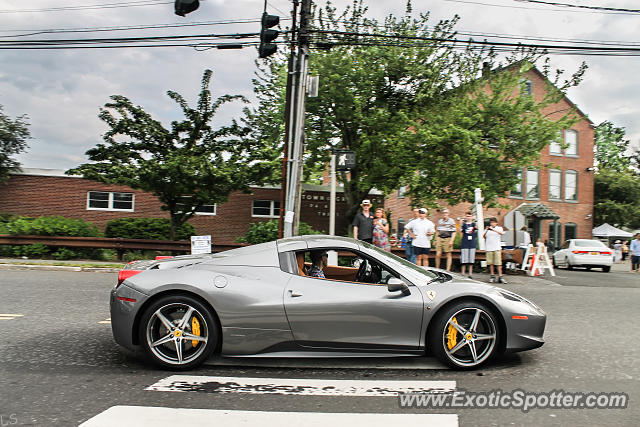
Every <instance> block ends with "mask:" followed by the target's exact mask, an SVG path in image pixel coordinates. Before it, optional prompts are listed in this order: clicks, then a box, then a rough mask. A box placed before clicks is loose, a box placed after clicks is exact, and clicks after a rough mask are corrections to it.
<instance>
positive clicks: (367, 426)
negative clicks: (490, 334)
mask: <svg viewBox="0 0 640 427" xmlns="http://www.w3.org/2000/svg"><path fill="white" fill-rule="evenodd" d="M177 425H187V426H193V427H204V426H207V427H208V426H212V425H220V426H225V427H246V426H254V425H255V426H258V425H259V426H261V427H299V426H301V425H304V426H305V427H326V426H328V425H338V426H345V425H348V426H350V427H395V426H401V427H405V426H408V425H415V426H421V427H430V426H437V427H457V426H458V416H457V415H455V414H363V413H359V414H353V413H351V414H349V413H347V414H345V413H317V412H263V411H225V410H214V409H183V408H159V407H145V406H113V407H111V408H109V409H107V410H106V411H104V412H102V413H101V414H98V415H96V416H95V417H93V418H91V419H90V420H88V421H86V422H84V423H82V424H80V427H112V426H113V427H138V426H154V427H174V426H177Z"/></svg>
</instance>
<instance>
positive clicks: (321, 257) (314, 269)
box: [307, 251, 329, 279]
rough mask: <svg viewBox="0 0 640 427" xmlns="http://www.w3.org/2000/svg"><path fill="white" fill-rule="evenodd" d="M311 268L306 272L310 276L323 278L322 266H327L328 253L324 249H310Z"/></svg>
mask: <svg viewBox="0 0 640 427" xmlns="http://www.w3.org/2000/svg"><path fill="white" fill-rule="evenodd" d="M310 256H311V268H310V269H309V272H308V273H307V275H308V276H310V277H318V278H320V279H324V278H325V277H324V271H322V269H323V268H325V267H326V266H327V262H328V259H329V255H327V253H326V252H325V251H311V254H310Z"/></svg>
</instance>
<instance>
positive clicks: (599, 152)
mask: <svg viewBox="0 0 640 427" xmlns="http://www.w3.org/2000/svg"><path fill="white" fill-rule="evenodd" d="M628 150H629V140H628V139H626V138H625V129H624V128H623V127H617V126H614V124H613V123H611V122H610V121H604V122H602V123H600V124H599V125H598V126H596V130H595V160H596V165H597V166H598V168H599V169H607V170H611V171H618V172H624V171H629V168H630V167H631V165H632V157H631V156H630V154H629V153H628Z"/></svg>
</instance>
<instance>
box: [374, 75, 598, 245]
mask: <svg viewBox="0 0 640 427" xmlns="http://www.w3.org/2000/svg"><path fill="white" fill-rule="evenodd" d="M526 78H527V81H526V85H525V87H526V88H527V90H528V91H529V93H530V94H532V95H533V96H534V99H535V100H536V101H540V100H542V98H543V96H544V91H545V84H546V82H545V77H544V76H543V75H542V73H540V72H539V71H538V70H536V69H535V68H533V69H531V70H530V71H528V72H527V73H526ZM573 108H576V109H577V107H576V106H575V105H574V104H573V103H572V102H571V101H570V100H569V99H568V98H566V97H565V98H564V99H563V100H561V101H560V102H558V103H556V104H553V105H550V106H548V107H547V108H546V109H545V110H544V112H545V113H546V114H548V116H549V117H550V118H551V119H553V118H554V117H559V115H561V114H563V113H565V112H566V111H568V110H570V109H573ZM577 114H578V115H579V117H580V118H581V119H580V121H578V122H577V123H575V124H574V125H573V126H572V127H571V129H566V130H564V132H563V134H562V141H561V142H563V144H560V143H552V144H551V145H549V146H548V147H546V148H544V150H543V151H542V153H541V156H540V160H539V161H538V165H545V164H552V165H553V166H552V167H549V168H547V167H540V166H537V167H536V166H534V167H531V168H527V169H525V170H522V171H520V174H521V177H522V181H521V184H520V185H519V186H518V188H516V189H515V190H514V191H511V193H510V194H509V195H508V196H507V197H505V198H501V199H499V200H498V201H499V203H500V204H501V205H508V206H510V207H511V208H509V209H504V208H500V209H486V210H485V215H484V216H485V218H487V217H491V216H495V217H497V218H498V220H499V221H500V223H501V224H503V223H504V222H503V219H504V217H505V215H506V214H507V213H508V212H510V211H511V210H512V209H517V208H518V207H519V206H521V205H522V204H523V203H526V204H527V205H528V206H531V205H533V204H542V205H544V206H542V207H543V208H546V209H547V212H548V210H550V211H551V212H552V213H554V214H555V216H556V217H557V218H556V221H555V224H556V225H555V228H556V230H555V233H554V221H553V220H551V219H547V218H540V217H537V216H536V215H535V214H532V213H530V215H529V216H528V217H527V218H526V222H525V223H526V224H527V226H528V227H529V229H530V230H531V235H532V239H533V240H534V241H535V239H536V238H538V237H540V238H542V240H543V241H548V242H549V244H551V245H554V237H556V240H557V242H562V241H564V240H566V239H570V238H574V237H577V238H591V230H592V229H593V158H594V156H593V148H594V126H593V123H592V122H591V121H590V120H589V118H588V117H587V116H586V115H585V114H584V113H583V112H582V111H580V110H579V109H577ZM564 144H567V145H568V147H567V148H566V149H562V147H561V146H562V145H564ZM441 206H443V207H444V206H446V204H444V203H443V204H442V205H441ZM470 206H471V205H470V204H468V203H462V204H459V205H456V206H447V207H449V209H450V210H451V216H452V217H453V218H457V217H462V216H464V213H465V212H466V211H467V210H469V208H470ZM385 208H386V209H387V210H389V211H391V212H392V218H393V219H394V224H393V229H394V230H396V231H401V230H402V229H403V227H404V224H405V223H406V221H408V220H409V219H411V218H412V217H413V215H412V213H411V200H410V199H409V198H405V197H404V196H403V189H402V188H401V189H399V190H398V191H396V192H394V193H393V194H392V195H391V196H390V197H389V198H388V199H387V200H386V202H385ZM430 217H431V219H432V220H433V219H437V218H439V213H438V212H436V211H435V210H431V212H430Z"/></svg>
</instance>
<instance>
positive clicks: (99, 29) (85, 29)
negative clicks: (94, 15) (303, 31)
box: [0, 18, 290, 37]
mask: <svg viewBox="0 0 640 427" xmlns="http://www.w3.org/2000/svg"><path fill="white" fill-rule="evenodd" d="M287 19H290V18H287ZM259 22H260V18H255V19H233V20H223V21H202V22H185V23H180V24H177V23H176V24H152V25H129V26H114V27H80V28H57V29H56V28H50V29H21V30H0V33H2V32H19V31H20V32H21V31H25V32H26V31H28V32H29V33H28V34H15V35H9V36H0V37H27V36H35V35H40V34H61V33H94V32H110V31H131V30H150V29H165V28H184V27H199V26H214V25H231V24H254V23H259Z"/></svg>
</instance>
